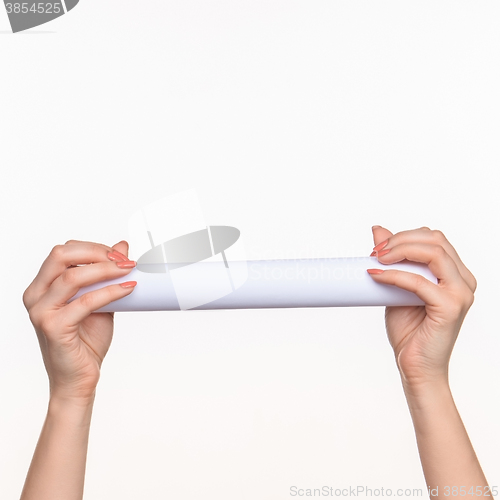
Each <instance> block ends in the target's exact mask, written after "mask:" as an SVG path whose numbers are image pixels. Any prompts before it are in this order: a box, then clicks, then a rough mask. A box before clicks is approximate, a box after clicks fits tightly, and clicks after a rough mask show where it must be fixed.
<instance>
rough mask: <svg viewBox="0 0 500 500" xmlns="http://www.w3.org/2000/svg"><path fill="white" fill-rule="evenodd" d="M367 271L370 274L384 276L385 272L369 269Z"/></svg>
mask: <svg viewBox="0 0 500 500" xmlns="http://www.w3.org/2000/svg"><path fill="white" fill-rule="evenodd" d="M366 271H367V272H368V273H369V274H382V273H383V272H384V270H383V269H367V270H366Z"/></svg>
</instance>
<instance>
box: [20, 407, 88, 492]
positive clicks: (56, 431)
mask: <svg viewBox="0 0 500 500" xmlns="http://www.w3.org/2000/svg"><path fill="white" fill-rule="evenodd" d="M92 407H93V399H92V400H91V401H86V402H76V401H72V402H68V401H57V400H51V401H50V403H49V408H48V412H47V418H46V420H45V423H44V426H43V429H42V432H41V435H40V438H39V440H38V444H37V447H36V449H35V453H34V455H33V460H32V462H31V466H30V469H29V471H28V475H27V478H26V482H25V485H24V489H23V492H22V494H21V500H35V499H36V500H81V499H82V498H83V485H84V478H85V463H86V459H87V447H88V438H89V430H90V420H91V416H92Z"/></svg>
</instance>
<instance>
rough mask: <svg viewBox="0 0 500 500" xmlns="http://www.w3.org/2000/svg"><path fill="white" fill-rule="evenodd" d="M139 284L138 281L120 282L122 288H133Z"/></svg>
mask: <svg viewBox="0 0 500 500" xmlns="http://www.w3.org/2000/svg"><path fill="white" fill-rule="evenodd" d="M135 285H137V281H125V283H120V286H121V287H122V288H132V287H134V286H135Z"/></svg>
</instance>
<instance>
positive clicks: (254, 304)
mask: <svg viewBox="0 0 500 500" xmlns="http://www.w3.org/2000/svg"><path fill="white" fill-rule="evenodd" d="M161 265H162V266H165V271H166V272H164V273H150V272H143V271H141V270H140V269H133V270H132V271H131V272H130V273H129V274H128V275H126V276H125V277H124V278H120V279H115V280H110V281H105V282H100V283H97V284H94V285H92V286H88V287H84V288H82V289H81V290H80V291H79V292H78V293H77V294H76V295H75V296H74V297H73V298H72V299H71V300H74V299H76V298H77V297H80V296H81V295H82V294H84V293H86V292H89V291H92V290H96V289H98V288H101V287H104V286H107V285H111V284H116V283H122V282H123V281H137V286H136V287H135V289H134V291H133V292H132V293H131V294H130V295H128V296H126V297H124V298H123V299H120V300H117V301H115V302H112V303H110V304H108V305H107V306H105V307H102V308H101V309H98V310H97V311H96V312H118V311H173V310H180V309H182V310H184V309H191V310H196V309H254V308H281V307H345V306H413V305H423V304H424V302H423V301H422V300H421V299H419V298H418V297H417V296H416V295H415V294H414V293H412V292H408V291H407V290H403V289H401V288H398V287H396V286H393V285H384V284H381V283H377V282H375V281H374V280H373V278H372V277H371V276H370V275H369V274H368V273H367V272H366V270H367V269H369V268H379V269H396V270H400V271H406V272H410V273H415V274H420V275H421V276H423V277H424V278H426V279H428V280H429V281H431V282H433V283H435V284H437V279H436V277H435V276H434V275H433V274H432V273H431V272H430V270H429V268H428V267H427V266H426V265H425V264H420V263H415V262H409V261H403V262H399V263H396V264H391V265H388V266H386V265H383V264H381V263H380V262H379V261H378V259H377V258H376V257H347V258H332V259H296V260H259V261H232V262H229V263H228V267H227V268H225V269H224V264H221V263H220V262H207V261H203V262H199V263H196V264H195V265H194V266H186V267H185V268H184V269H189V268H191V269H189V271H188V272H185V273H184V274H183V275H182V276H177V277H175V278H174V279H173V276H174V273H175V270H174V271H170V272H169V271H168V266H167V264H161ZM155 266H158V264H155ZM221 266H222V267H221ZM141 268H142V269H144V267H141ZM221 273H226V275H227V284H225V283H224V279H225V278H221V276H222V274H221ZM238 276H239V277H241V276H245V277H246V280H244V281H242V280H240V282H239V283H236V284H235V283H234V278H235V277H238ZM214 286H217V287H219V288H220V289H217V290H216V292H217V293H218V295H216V296H219V297H220V298H217V299H216V300H213V301H211V302H208V303H202V300H203V297H206V296H209V295H210V294H207V291H209V292H210V293H212V288H213V287H214ZM186 291H188V292H189V294H190V295H189V297H190V299H192V303H193V304H197V305H196V307H189V301H188V302H187V303H186V302H185V297H186ZM178 294H180V295H181V296H182V297H183V300H184V305H182V304H181V305H179V300H178ZM221 295H222V296H221ZM200 303H202V305H198V304H200ZM186 304H187V305H186Z"/></svg>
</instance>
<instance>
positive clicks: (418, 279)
mask: <svg viewBox="0 0 500 500" xmlns="http://www.w3.org/2000/svg"><path fill="white" fill-rule="evenodd" d="M427 284H428V280H427V279H426V278H424V277H423V276H421V275H420V274H417V275H415V287H416V288H417V289H421V288H424V287H425V286H427Z"/></svg>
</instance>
